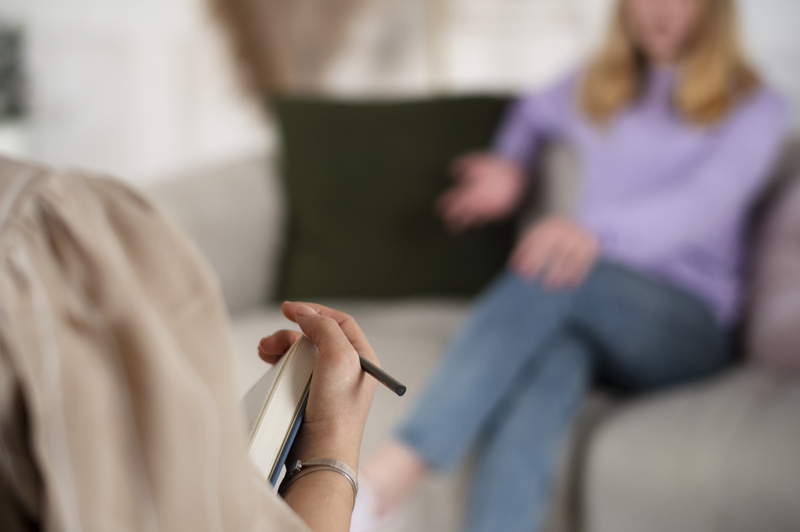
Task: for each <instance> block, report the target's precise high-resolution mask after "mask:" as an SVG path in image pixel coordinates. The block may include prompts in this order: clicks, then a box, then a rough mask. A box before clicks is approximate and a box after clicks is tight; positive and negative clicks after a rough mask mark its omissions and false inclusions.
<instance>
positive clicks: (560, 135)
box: [494, 70, 787, 323]
mask: <svg viewBox="0 0 800 532" xmlns="http://www.w3.org/2000/svg"><path fill="white" fill-rule="evenodd" d="M577 78H578V76H576V75H573V76H570V77H569V78H567V79H566V80H564V81H562V82H561V83H558V84H557V85H555V86H554V87H552V88H551V89H549V90H547V91H545V92H542V93H537V94H532V95H529V96H524V97H523V98H521V99H520V100H519V101H518V102H517V103H516V104H515V105H514V106H513V107H512V108H511V110H510V111H509V113H508V115H507V117H506V119H505V121H504V122H503V124H502V126H501V128H500V130H499V132H498V133H497V136H496V139H495V142H494V151H495V152H496V153H499V154H500V155H502V156H505V157H507V158H510V159H512V160H514V161H516V162H518V163H519V164H521V165H523V166H525V167H530V165H531V164H533V162H534V159H535V158H536V155H537V153H538V150H539V148H540V146H541V145H542V141H545V140H558V141H563V142H566V143H567V144H568V145H570V146H572V148H574V150H575V151H576V153H577V155H578V158H579V160H580V164H581V170H582V175H581V189H580V191H579V196H578V198H577V204H576V205H577V206H576V212H575V213H574V217H575V219H576V220H578V221H579V222H580V223H582V224H583V225H584V226H585V227H586V228H587V229H588V230H590V231H591V232H593V233H594V234H595V235H597V237H598V239H599V241H600V243H601V250H602V254H603V256H605V257H607V258H609V259H611V260H614V261H617V262H619V263H622V264H626V265H628V266H630V267H632V268H634V269H637V270H639V271H642V272H645V273H648V274H650V275H653V276H656V277H659V278H661V279H664V280H666V281H667V282H669V283H671V284H673V285H674V286H677V287H679V288H682V289H684V290H687V291H688V292H690V293H692V294H695V295H696V296H697V297H699V298H700V299H701V300H703V301H705V302H707V303H708V305H709V307H710V309H711V310H712V311H713V312H714V313H715V315H716V316H717V317H718V318H719V320H720V321H721V322H723V323H726V322H730V321H732V320H733V319H734V318H735V317H736V312H737V310H738V307H739V299H740V292H741V287H740V285H741V280H740V263H741V256H742V247H743V246H742V232H743V231H742V230H743V225H744V223H745V221H746V220H745V218H746V215H747V211H748V208H749V207H750V205H751V203H752V200H753V199H754V198H755V196H756V195H757V193H758V191H759V190H760V189H761V187H762V186H763V185H764V184H765V183H766V181H767V180H768V177H769V173H770V170H771V168H772V166H773V164H774V162H775V158H776V156H777V154H778V152H779V150H780V147H781V144H782V141H783V137H784V131H785V129H786V116H787V112H786V108H785V106H784V104H783V102H782V100H781V99H780V97H779V96H777V95H776V93H775V92H773V91H772V90H770V89H768V88H761V89H759V90H758V91H757V92H756V93H755V94H753V95H752V96H750V98H749V99H748V100H747V101H745V102H743V103H742V104H740V105H739V106H738V107H737V108H736V109H734V110H733V111H732V112H731V113H730V114H729V116H728V117H726V118H725V120H724V121H722V122H721V123H719V124H717V125H715V126H713V127H705V128H704V127H699V126H693V125H691V124H689V123H687V122H686V121H685V120H683V119H682V118H681V117H680V116H678V115H677V114H676V112H675V110H674V109H673V107H672V106H671V93H672V89H673V87H674V84H675V78H676V75H675V73H674V72H673V71H670V70H654V71H652V72H651V73H650V74H649V76H648V79H647V83H646V90H645V93H644V96H643V97H642V98H641V99H640V100H639V101H638V102H637V103H636V104H634V105H632V106H630V107H629V108H628V109H626V110H625V111H623V112H621V113H620V114H619V115H618V116H617V117H616V118H615V119H614V121H613V122H612V123H611V125H610V127H607V128H603V129H598V128H597V127H596V126H594V125H592V124H591V123H589V122H588V121H587V120H586V119H585V118H584V117H583V116H582V115H581V113H580V111H579V110H578V108H577V106H576V99H575V94H576V89H575V85H576V80H577Z"/></svg>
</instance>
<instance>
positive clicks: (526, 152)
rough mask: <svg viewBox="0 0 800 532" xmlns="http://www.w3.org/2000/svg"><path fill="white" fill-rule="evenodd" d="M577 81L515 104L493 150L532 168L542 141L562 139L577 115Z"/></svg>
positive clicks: (565, 81)
mask: <svg viewBox="0 0 800 532" xmlns="http://www.w3.org/2000/svg"><path fill="white" fill-rule="evenodd" d="M576 78H577V75H576V74H572V75H570V76H567V77H566V78H564V79H563V80H561V81H560V82H558V83H556V84H554V85H553V86H552V87H550V88H549V89H547V90H545V91H543V92H536V93H531V94H528V95H525V96H522V97H521V98H519V99H518V100H517V101H516V102H514V103H513V104H512V105H511V106H510V108H509V110H508V111H507V113H506V116H505V118H504V119H503V122H502V124H501V125H500V128H499V129H498V131H497V133H496V135H495V138H494V142H493V148H492V151H494V152H495V153H496V154H497V155H500V156H501V157H504V158H506V159H509V160H511V161H513V162H515V163H517V164H519V165H520V166H522V167H523V168H525V169H530V168H531V166H532V165H533V164H534V162H535V160H536V156H537V154H538V152H539V150H540V148H541V145H542V143H543V141H545V140H547V139H548V138H550V137H557V136H559V135H560V134H561V133H562V132H563V131H564V129H565V127H566V124H567V123H568V121H569V117H570V116H571V114H572V113H574V109H573V108H574V105H573V97H574V86H575V80H576Z"/></svg>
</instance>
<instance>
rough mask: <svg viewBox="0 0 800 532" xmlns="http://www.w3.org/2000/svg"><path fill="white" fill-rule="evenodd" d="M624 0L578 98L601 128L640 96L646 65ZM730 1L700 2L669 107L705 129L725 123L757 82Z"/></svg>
mask: <svg viewBox="0 0 800 532" xmlns="http://www.w3.org/2000/svg"><path fill="white" fill-rule="evenodd" d="M625 3H626V2H625V0H620V1H619V3H618V6H617V11H616V14H615V16H614V19H613V21H612V28H611V33H610V35H609V37H608V39H607V40H606V42H605V44H604V45H603V46H602V47H601V49H600V52H599V54H598V55H597V56H596V57H595V58H594V60H593V61H592V62H591V63H590V64H589V67H588V68H587V70H586V74H585V76H584V78H583V80H582V84H581V87H580V93H579V101H580V107H581V108H582V110H583V111H584V112H585V113H586V114H587V115H588V116H589V118H590V119H592V120H593V121H594V122H596V123H605V122H607V121H608V120H609V119H610V118H612V117H613V116H614V115H615V114H616V113H617V112H618V111H620V110H621V109H622V108H623V107H625V106H626V105H628V104H630V103H632V102H633V101H634V100H636V98H638V97H639V96H640V94H641V92H642V86H643V84H644V77H645V75H646V70H647V60H646V58H645V56H644V53H643V51H642V50H641V49H640V48H639V47H638V46H637V44H636V43H635V41H634V38H633V35H632V31H631V28H630V22H629V21H628V17H627V10H626V7H625ZM735 11H736V10H735V7H734V5H733V0H703V6H702V7H701V13H700V20H699V23H698V24H697V26H696V28H695V31H694V34H693V36H692V38H691V39H690V42H689V43H688V44H687V47H686V50H685V53H684V54H683V56H682V59H681V60H680V62H679V81H678V83H677V86H676V88H675V92H674V93H673V105H674V106H675V108H676V109H677V111H678V112H679V113H681V114H682V115H683V116H684V117H685V118H686V119H687V120H688V121H690V122H692V123H695V124H700V125H707V124H712V123H714V122H717V121H718V120H720V119H722V118H724V117H725V115H726V114H727V113H728V112H729V111H730V110H731V109H732V107H733V106H734V105H735V104H736V103H737V102H738V101H739V100H741V99H742V98H744V97H746V96H747V95H748V94H750V93H751V92H752V91H753V90H754V89H755V88H756V87H758V86H759V84H760V81H759V78H758V76H757V75H756V73H755V71H754V70H753V69H752V68H751V67H750V65H749V64H748V62H747V61H746V60H745V58H744V55H743V53H742V49H741V46H740V43H739V36H738V33H737V28H736V12H735Z"/></svg>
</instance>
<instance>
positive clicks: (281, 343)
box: [258, 302, 406, 396]
mask: <svg viewBox="0 0 800 532" xmlns="http://www.w3.org/2000/svg"><path fill="white" fill-rule="evenodd" d="M301 306H302V307H306V308H308V309H311V311H312V312H313V313H318V314H320V315H322V316H326V317H328V318H331V319H332V320H333V321H335V322H336V324H337V325H338V326H339V328H341V330H342V332H343V333H344V334H345V337H346V338H347V339H348V341H350V342H351V345H353V348H354V349H356V351H357V353H358V358H359V363H360V365H361V369H362V370H363V371H364V372H365V373H367V374H369V375H371V376H372V377H374V378H375V379H376V380H377V381H378V382H380V383H381V384H383V385H384V386H386V387H387V388H389V389H390V390H391V391H393V392H394V393H396V394H397V395H398V396H402V395H403V394H405V393H406V387H405V386H404V385H403V384H401V383H400V382H399V381H398V380H397V379H395V378H394V377H392V376H391V375H389V374H388V373H387V372H386V371H384V370H383V369H381V368H380V367H378V366H377V365H376V364H375V363H373V362H372V361H370V360H369V359H367V358H365V357H364V355H362V354H361V351H359V347H358V346H356V345H355V344H352V341H351V340H350V338H351V337H352V338H354V339H355V341H356V342H357V343H359V344H361V347H360V349H362V350H363V349H364V344H366V346H367V347H368V346H369V344H368V342H367V341H366V338H364V334H363V333H362V332H361V329H360V328H359V326H358V324H357V323H356V321H355V320H354V319H353V318H352V317H351V316H349V315H347V314H345V313H344V312H341V311H338V310H334V309H331V308H328V307H325V306H322V305H317V304H315V303H292V302H285V303H283V305H281V310H282V311H283V313H284V315H285V316H286V317H287V318H289V319H291V320H292V321H295V322H296V318H297V309H298V308H299V307H301ZM300 334H301V333H300V332H297V331H289V330H282V331H278V332H277V333H275V334H273V335H271V336H268V337H266V338H263V339H262V340H261V343H260V344H259V347H258V352H259V355H260V356H261V358H262V359H263V360H264V361H266V362H269V363H270V364H274V363H275V362H277V361H278V359H279V358H280V357H281V356H282V355H283V353H285V352H286V351H287V350H288V349H289V347H291V345H292V344H293V343H294V342H295V340H297V338H298V336H299V335H300ZM362 339H363V340H362ZM369 352H370V353H371V352H372V349H371V348H369Z"/></svg>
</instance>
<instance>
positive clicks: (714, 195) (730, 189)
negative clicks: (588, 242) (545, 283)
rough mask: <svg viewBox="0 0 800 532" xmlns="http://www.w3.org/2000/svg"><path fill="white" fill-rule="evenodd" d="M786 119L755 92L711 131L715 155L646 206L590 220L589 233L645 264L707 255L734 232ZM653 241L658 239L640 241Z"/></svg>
mask: <svg viewBox="0 0 800 532" xmlns="http://www.w3.org/2000/svg"><path fill="white" fill-rule="evenodd" d="M786 115H787V112H786V107H785V105H784V103H783V101H782V100H781V99H780V97H779V96H777V95H776V94H775V93H773V92H771V91H769V90H767V89H762V90H761V91H760V92H759V93H758V94H756V95H755V96H753V97H752V99H751V100H750V101H749V102H747V103H746V104H744V105H743V106H742V107H741V108H739V109H738V110H737V111H735V114H734V115H733V116H731V117H730V118H729V119H728V121H727V122H726V123H724V124H723V125H721V126H719V127H718V130H717V131H716V132H715V133H714V135H715V138H714V139H713V143H714V148H713V149H711V150H709V152H708V154H707V155H705V157H704V158H703V159H701V160H700V161H698V163H697V164H696V165H695V166H694V167H693V168H692V169H691V170H690V171H689V172H688V173H687V174H686V175H685V176H683V178H682V179H680V180H678V181H677V182H675V183H673V184H672V185H670V187H669V188H668V189H662V190H660V191H658V192H657V193H653V194H652V195H651V196H649V197H648V198H644V199H642V198H637V200H636V201H631V202H630V203H626V204H616V205H610V206H609V207H608V208H606V209H604V210H603V211H602V212H599V213H597V212H596V213H593V214H592V226H593V227H594V229H595V231H596V232H597V233H598V236H599V237H600V239H601V241H603V242H604V245H605V246H606V247H607V248H608V249H611V250H616V251H619V252H622V253H624V255H625V256H627V257H630V258H631V259H633V260H634V261H636V262H638V263H641V264H646V263H653V262H656V261H660V260H664V259H667V258H669V257H670V256H673V255H674V253H676V252H679V251H682V250H688V249H697V248H703V247H706V246H708V243H709V242H713V241H715V239H716V237H717V236H719V235H722V234H725V233H727V232H728V231H730V230H731V229H732V228H733V229H734V230H735V225H736V224H739V223H741V221H742V219H743V216H744V215H745V213H746V211H747V208H748V207H749V206H750V203H751V201H752V200H753V198H754V197H755V196H756V194H757V193H758V191H759V190H760V189H761V187H762V186H763V185H764V184H765V181H766V180H767V178H768V176H769V172H770V170H771V169H772V167H773V165H774V163H775V160H776V157H777V155H778V152H779V150H780V147H781V145H782V141H783V139H784V134H785V130H786ZM631 227H641V228H648V229H650V230H648V231H630V230H629V228H631ZM653 234H657V235H658V238H645V236H646V235H653Z"/></svg>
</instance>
